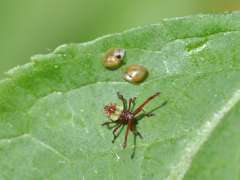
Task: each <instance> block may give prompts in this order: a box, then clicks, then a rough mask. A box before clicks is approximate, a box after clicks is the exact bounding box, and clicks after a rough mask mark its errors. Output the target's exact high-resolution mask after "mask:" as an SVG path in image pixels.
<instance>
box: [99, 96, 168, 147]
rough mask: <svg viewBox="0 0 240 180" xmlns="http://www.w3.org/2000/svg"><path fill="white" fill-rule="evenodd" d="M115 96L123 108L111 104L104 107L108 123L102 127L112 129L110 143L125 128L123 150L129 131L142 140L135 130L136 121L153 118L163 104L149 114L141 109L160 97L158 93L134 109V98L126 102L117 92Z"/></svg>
mask: <svg viewBox="0 0 240 180" xmlns="http://www.w3.org/2000/svg"><path fill="white" fill-rule="evenodd" d="M117 95H118V98H119V99H120V100H121V101H122V104H123V107H122V108H121V107H119V106H117V105H116V104H113V103H110V104H108V105H106V106H105V107H104V111H105V113H106V114H107V116H108V118H109V120H110V121H107V122H104V123H103V124H102V125H103V126H107V127H108V128H109V129H113V131H112V132H113V136H114V137H113V140H112V143H114V142H115V140H116V138H117V137H118V136H119V134H120V132H121V129H122V128H123V127H125V126H127V129H126V132H125V138H124V143H123V148H126V146H127V139H128V133H129V131H131V132H132V133H133V135H134V137H135V138H136V137H137V136H139V137H140V138H141V139H142V138H143V137H142V135H141V134H140V133H139V132H138V131H137V128H136V125H137V123H138V120H139V119H142V118H143V117H150V116H153V115H154V114H153V111H155V110H157V109H158V108H160V107H161V106H162V105H163V104H161V105H160V106H157V107H156V108H154V109H152V110H151V111H150V112H145V111H144V110H143V107H144V106H145V105H147V104H148V103H149V102H150V101H151V100H153V99H154V98H155V97H157V96H159V95H160V93H159V92H157V93H155V94H154V95H152V96H150V97H149V98H147V99H146V100H145V101H144V102H143V103H142V104H140V105H139V106H138V107H137V108H136V109H134V106H135V101H136V97H134V98H130V99H129V100H128V101H127V100H126V99H125V98H124V97H123V95H121V94H120V93H119V92H118V93H117ZM141 112H142V113H141ZM120 128H121V129H120ZM119 129H120V131H118V130H119ZM117 131H118V132H117Z"/></svg>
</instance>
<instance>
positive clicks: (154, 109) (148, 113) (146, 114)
mask: <svg viewBox="0 0 240 180" xmlns="http://www.w3.org/2000/svg"><path fill="white" fill-rule="evenodd" d="M166 104H167V101H165V102H163V103H162V104H160V105H159V106H157V107H155V108H153V109H152V110H151V111H149V112H147V113H146V112H145V111H144V110H143V112H144V116H146V117H152V116H154V115H155V114H153V112H154V111H156V110H158V109H159V108H161V107H162V106H165V105H166Z"/></svg>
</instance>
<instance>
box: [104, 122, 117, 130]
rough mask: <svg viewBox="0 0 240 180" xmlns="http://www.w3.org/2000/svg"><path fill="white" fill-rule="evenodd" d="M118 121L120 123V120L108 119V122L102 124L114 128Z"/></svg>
mask: <svg viewBox="0 0 240 180" xmlns="http://www.w3.org/2000/svg"><path fill="white" fill-rule="evenodd" d="M117 123H118V120H116V121H112V120H111V121H107V122H104V123H102V126H107V127H108V129H112V128H114V127H116V125H118V124H117ZM110 124H114V125H113V126H110Z"/></svg>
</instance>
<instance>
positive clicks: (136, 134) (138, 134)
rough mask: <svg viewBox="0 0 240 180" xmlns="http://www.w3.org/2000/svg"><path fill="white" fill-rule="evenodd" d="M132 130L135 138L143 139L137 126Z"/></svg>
mask: <svg viewBox="0 0 240 180" xmlns="http://www.w3.org/2000/svg"><path fill="white" fill-rule="evenodd" d="M130 130H131V131H132V133H133V134H134V136H139V137H140V138H141V139H143V136H142V135H141V133H140V132H138V130H137V128H136V125H133V126H132V127H131V129H130Z"/></svg>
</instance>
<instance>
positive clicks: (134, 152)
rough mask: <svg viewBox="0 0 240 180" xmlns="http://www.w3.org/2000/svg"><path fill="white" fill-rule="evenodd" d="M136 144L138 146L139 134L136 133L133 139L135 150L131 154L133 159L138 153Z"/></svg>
mask: <svg viewBox="0 0 240 180" xmlns="http://www.w3.org/2000/svg"><path fill="white" fill-rule="evenodd" d="M136 146H137V136H136V135H134V139H133V152H132V154H131V159H133V158H134V157H135V154H136Z"/></svg>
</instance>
